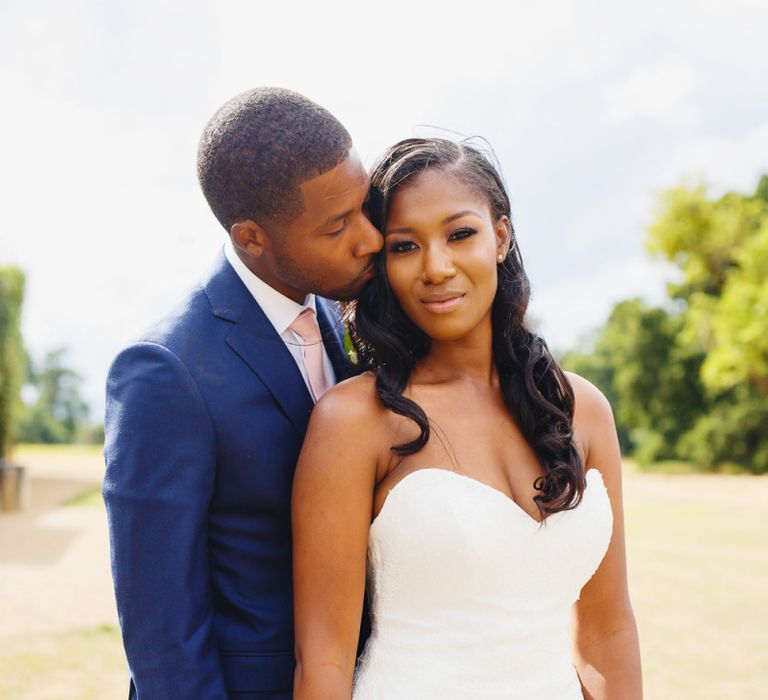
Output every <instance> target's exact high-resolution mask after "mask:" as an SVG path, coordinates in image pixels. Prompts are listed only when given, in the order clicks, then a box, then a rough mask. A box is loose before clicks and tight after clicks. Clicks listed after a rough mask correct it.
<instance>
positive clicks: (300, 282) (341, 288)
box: [276, 255, 375, 301]
mask: <svg viewBox="0 0 768 700" xmlns="http://www.w3.org/2000/svg"><path fill="white" fill-rule="evenodd" d="M276 261H277V267H278V268H279V270H280V278H281V279H282V280H283V281H284V282H286V283H288V284H290V285H291V286H293V287H295V288H297V289H306V290H307V291H309V292H311V293H312V294H317V295H318V296H321V297H325V298H326V299H334V300H336V301H352V300H353V299H357V297H358V296H360V292H361V291H362V290H363V287H364V286H365V285H366V284H367V283H368V282H369V281H370V280H371V279H372V278H373V274H374V272H375V262H374V259H373V257H371V259H370V261H369V262H368V263H367V264H366V263H361V268H360V271H359V272H358V273H357V275H356V276H355V277H353V278H352V279H349V278H347V279H346V280H343V283H342V284H340V283H339V281H340V279H343V277H342V275H340V274H338V273H336V274H333V271H326V270H323V269H318V270H317V271H314V270H313V271H311V272H308V271H307V270H302V269H300V268H299V267H298V266H297V265H296V263H295V262H294V261H293V259H292V258H290V257H288V256H282V255H280V256H276Z"/></svg>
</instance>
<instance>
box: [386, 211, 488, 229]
mask: <svg viewBox="0 0 768 700" xmlns="http://www.w3.org/2000/svg"><path fill="white" fill-rule="evenodd" d="M468 214H471V215H472V216H477V217H480V214H478V213H477V212H476V211H474V210H473V209H464V210H463V211H458V212H456V213H455V214H451V215H450V216H446V217H445V218H444V219H443V220H442V221H441V222H440V223H441V224H449V223H451V221H455V220H456V219H460V218H461V217H462V216H467V215H468ZM390 233H413V228H412V227H410V226H400V227H398V228H390V229H387V230H386V231H384V235H385V236H387V235H389V234H390Z"/></svg>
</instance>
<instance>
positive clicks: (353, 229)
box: [269, 152, 383, 302]
mask: <svg viewBox="0 0 768 700" xmlns="http://www.w3.org/2000/svg"><path fill="white" fill-rule="evenodd" d="M368 186H369V179H368V175H367V173H366V172H365V169H364V168H363V166H362V163H361V162H360V160H359V158H358V157H357V155H356V154H355V153H354V152H350V155H349V157H347V158H346V159H345V160H344V161H342V162H341V163H340V164H339V165H338V166H336V167H335V168H333V169H332V170H329V171H327V172H325V173H323V174H322V175H318V176H317V177H314V178H311V179H309V180H306V181H305V182H303V183H302V185H301V193H302V195H303V198H304V210H303V212H302V213H301V215H300V216H299V217H298V218H297V219H296V220H295V221H294V222H293V223H292V224H291V225H290V227H289V228H288V230H287V231H284V232H282V233H278V234H276V235H275V236H274V237H273V238H272V240H271V242H270V249H271V250H270V254H269V258H270V261H269V264H270V267H272V274H273V277H274V279H273V281H272V282H270V284H272V286H273V287H274V288H275V289H277V290H278V291H280V292H282V293H283V294H285V295H286V296H289V297H291V298H293V299H295V300H296V301H299V302H300V301H302V300H303V299H304V297H305V296H306V295H307V293H309V292H313V293H315V294H319V295H320V296H324V297H327V298H329V299H342V300H349V299H353V298H355V297H356V296H357V295H358V294H359V293H360V290H361V289H362V287H363V285H364V284H365V283H366V282H367V281H368V280H369V279H370V278H371V277H373V256H374V255H375V254H376V253H377V252H379V250H381V246H382V243H383V238H382V236H381V234H380V233H379V232H378V230H377V229H375V228H374V227H373V225H372V224H371V222H370V221H369V220H368V217H367V215H366V212H365V202H366V198H367V195H368Z"/></svg>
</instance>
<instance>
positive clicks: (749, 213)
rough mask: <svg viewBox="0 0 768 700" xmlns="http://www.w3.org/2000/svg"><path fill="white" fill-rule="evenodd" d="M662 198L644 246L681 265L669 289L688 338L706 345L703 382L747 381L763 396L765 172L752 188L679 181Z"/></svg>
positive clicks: (767, 392) (721, 385)
mask: <svg viewBox="0 0 768 700" xmlns="http://www.w3.org/2000/svg"><path fill="white" fill-rule="evenodd" d="M661 202H662V209H661V212H660V215H659V217H658V219H657V221H656V222H655V223H654V224H653V226H652V227H651V229H650V232H649V238H648V249H649V250H650V251H651V252H652V253H655V254H658V255H661V256H663V257H665V258H666V259H667V260H669V261H670V262H672V263H673V264H674V265H676V266H677V267H678V268H679V270H680V273H681V281H680V282H678V283H675V284H672V285H670V288H669V291H670V294H671V296H672V297H673V298H676V299H679V300H680V301H681V302H682V303H683V304H684V306H685V309H686V314H685V318H686V323H685V333H686V340H687V342H688V343H690V344H691V345H695V344H696V343H698V344H699V345H700V346H701V347H702V348H703V350H705V351H706V360H705V362H704V365H703V367H702V380H703V381H704V384H705V386H706V387H707V388H708V389H709V390H711V391H712V392H713V393H715V394H717V393H718V392H723V391H728V390H731V389H733V388H735V387H737V386H738V385H739V384H740V383H742V382H747V383H749V384H751V385H752V386H753V387H754V388H755V389H757V390H758V391H759V392H760V393H761V394H762V395H763V396H765V397H768V177H766V176H763V177H762V178H761V179H760V182H759V183H758V186H757V188H756V190H755V192H754V193H753V194H752V195H742V194H739V193H736V192H729V193H727V194H725V195H723V196H722V197H720V198H717V199H710V198H709V197H708V195H707V192H706V188H704V187H703V186H698V187H694V188H690V189H688V188H685V187H678V188H674V189H671V190H668V191H667V192H665V193H663V194H662V197H661Z"/></svg>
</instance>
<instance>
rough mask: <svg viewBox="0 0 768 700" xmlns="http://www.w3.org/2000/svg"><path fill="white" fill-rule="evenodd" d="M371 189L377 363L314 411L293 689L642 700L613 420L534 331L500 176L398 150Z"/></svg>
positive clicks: (362, 354) (304, 490)
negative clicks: (365, 619) (378, 245)
mask: <svg viewBox="0 0 768 700" xmlns="http://www.w3.org/2000/svg"><path fill="white" fill-rule="evenodd" d="M371 180H372V182H371V202H370V209H371V217H372V221H373V223H374V224H375V225H376V226H378V227H379V229H380V230H381V231H382V232H383V233H384V236H385V243H384V252H383V253H382V254H381V255H380V259H379V260H378V263H377V264H378V266H379V267H378V272H379V274H378V275H377V276H376V277H375V278H374V279H373V280H372V281H371V282H370V283H369V284H368V286H367V287H366V289H365V290H364V291H363V294H362V296H361V298H360V299H359V300H358V302H357V305H356V308H355V309H354V319H353V321H352V327H351V333H352V337H353V339H354V340H355V344H356V347H357V351H358V358H359V361H360V363H361V365H362V367H363V368H364V369H367V370H368V371H367V372H365V373H364V374H361V375H360V376H358V377H355V378H353V379H350V380H348V381H346V382H343V383H341V384H340V385H338V386H337V387H335V388H334V389H332V390H331V391H329V392H328V393H327V394H326V395H324V396H323V398H322V399H321V400H320V401H319V402H318V404H317V405H316V407H315V409H314V411H313V414H312V418H311V421H310V425H309V430H308V433H307V437H306V440H305V442H304V447H303V449H302V453H301V457H300V459H299V463H298V466H297V470H296V478H295V482H294V491H293V538H294V585H295V591H294V601H295V611H296V656H297V667H296V674H295V690H294V697H295V698H297V700H314V699H317V700H342V699H344V700H348V699H349V698H350V697H351V698H354V700H374V699H375V700H450V699H453V698H455V699H456V700H459V699H461V700H466V699H468V698H478V699H480V698H482V699H484V700H488V699H495V698H505V699H507V698H509V699H513V698H514V699H523V698H525V699H528V698H530V699H531V700H533V699H536V700H571V699H574V698H582V697H586V698H611V699H613V698H620V699H621V700H634V699H636V698H640V697H641V694H642V691H641V680H640V659H639V651H638V642H637V630H636V627H635V622H634V617H633V613H632V608H631V605H630V601H629V596H628V592H627V577H626V563H625V548H624V530H623V518H622V498H621V462H620V455H619V448H618V443H617V439H616V432H615V428H614V423H613V418H612V414H611V409H610V406H609V405H608V403H607V401H606V400H605V398H604V397H603V395H602V394H601V393H600V392H599V391H598V390H597V389H596V388H595V387H594V386H592V385H591V384H589V383H588V382H587V381H586V380H584V379H582V378H580V377H578V376H576V375H573V374H567V375H566V374H564V373H563V371H562V370H561V369H560V368H559V367H558V365H557V363H556V362H555V360H554V359H553V358H552V356H551V355H550V353H549V351H548V350H547V347H546V345H545V343H544V341H543V340H542V339H541V338H539V337H538V336H536V335H535V334H533V333H532V332H531V331H530V330H529V329H528V328H527V326H526V324H525V320H524V315H525V311H526V308H527V305H528V296H529V292H528V281H527V278H526V275H525V272H524V270H523V265H522V260H521V258H520V253H519V250H518V248H517V244H516V241H515V237H514V232H513V230H512V224H511V221H510V207H509V198H508V196H507V194H506V192H505V189H504V185H503V183H502V181H501V179H500V177H499V175H498V173H497V172H496V170H495V169H494V167H493V165H492V164H491V162H490V161H489V160H488V159H487V158H486V157H485V156H484V155H483V153H482V152H481V151H479V150H478V149H476V148H474V147H472V146H471V145H468V144H456V143H453V142H451V141H446V140H443V139H407V140H405V141H402V142H400V143H398V144H396V145H395V146H393V147H391V148H390V149H389V150H388V151H387V152H386V153H385V154H384V155H383V156H382V157H381V158H380V160H379V161H378V163H377V165H376V166H375V167H374V170H373V173H372V175H371ZM366 585H367V587H368V594H369V599H370V610H371V618H372V630H371V634H370V636H369V637H368V640H367V642H366V645H365V649H364V651H363V654H362V657H361V659H360V662H359V664H358V666H357V668H356V667H355V662H356V657H357V653H356V652H357V644H358V635H359V629H360V617H361V611H362V608H363V597H364V593H365V590H366Z"/></svg>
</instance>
